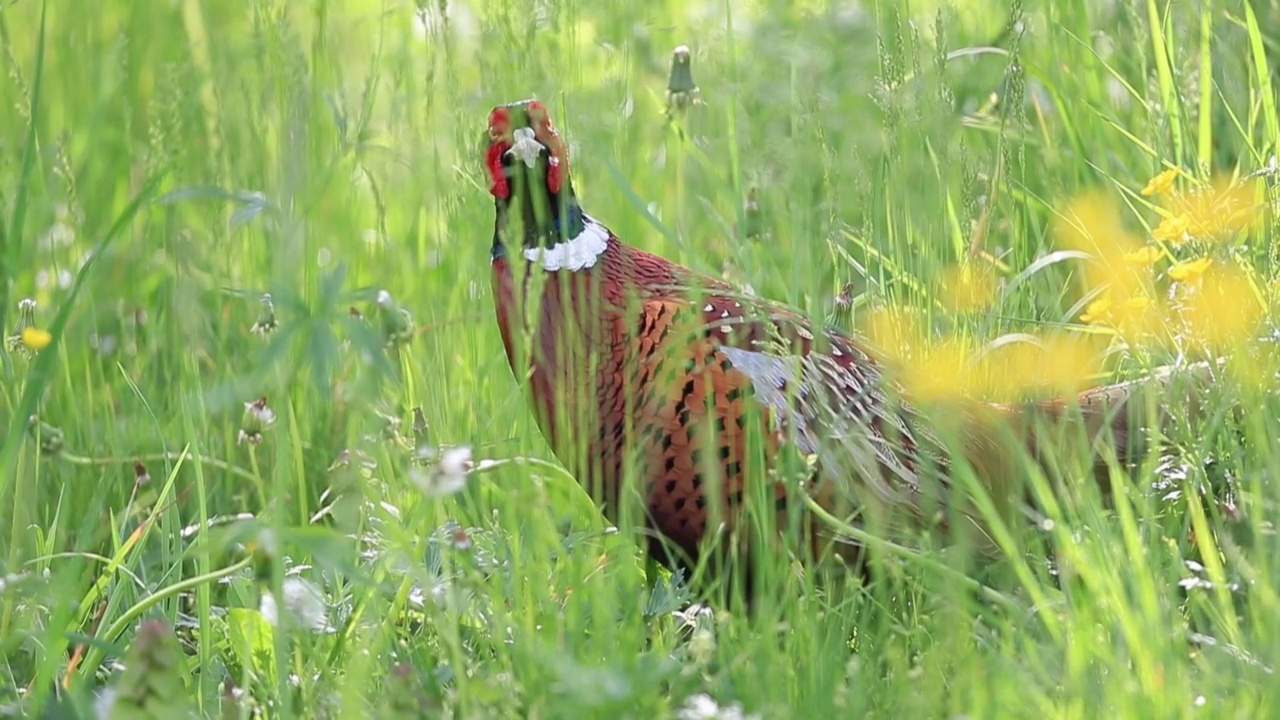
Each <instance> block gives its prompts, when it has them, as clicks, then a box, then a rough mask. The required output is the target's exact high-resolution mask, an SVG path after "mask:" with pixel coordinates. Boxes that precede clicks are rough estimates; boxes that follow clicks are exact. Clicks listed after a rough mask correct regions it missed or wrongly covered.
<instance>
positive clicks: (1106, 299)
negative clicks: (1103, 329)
mask: <svg viewBox="0 0 1280 720" xmlns="http://www.w3.org/2000/svg"><path fill="white" fill-rule="evenodd" d="M1109 317H1111V293H1106V294H1104V295H1103V296H1102V297H1100V298H1098V299H1097V300H1094V301H1093V302H1091V303H1089V307H1087V308H1085V311H1084V314H1083V315H1081V316H1080V322H1084V323H1088V324H1090V325H1101V324H1103V323H1105V322H1106V321H1107V318H1109Z"/></svg>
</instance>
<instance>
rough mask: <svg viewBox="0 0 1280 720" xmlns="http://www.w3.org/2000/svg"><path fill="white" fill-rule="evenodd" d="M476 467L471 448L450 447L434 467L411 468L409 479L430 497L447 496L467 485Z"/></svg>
mask: <svg viewBox="0 0 1280 720" xmlns="http://www.w3.org/2000/svg"><path fill="white" fill-rule="evenodd" d="M474 467H475V463H473V462H472V460H471V448H469V447H466V446H462V447H456V448H450V449H448V450H446V451H444V452H443V453H442V454H441V455H440V460H439V462H437V463H436V464H435V466H434V467H431V468H427V469H421V468H414V469H413V470H411V471H410V473H409V479H410V480H411V481H412V482H413V484H414V485H417V486H418V489H419V490H422V492H424V493H426V494H427V495H428V496H430V497H447V496H449V495H453V494H455V493H458V492H461V491H462V488H464V487H466V486H467V475H470V474H471V470H472V469H473V468H474Z"/></svg>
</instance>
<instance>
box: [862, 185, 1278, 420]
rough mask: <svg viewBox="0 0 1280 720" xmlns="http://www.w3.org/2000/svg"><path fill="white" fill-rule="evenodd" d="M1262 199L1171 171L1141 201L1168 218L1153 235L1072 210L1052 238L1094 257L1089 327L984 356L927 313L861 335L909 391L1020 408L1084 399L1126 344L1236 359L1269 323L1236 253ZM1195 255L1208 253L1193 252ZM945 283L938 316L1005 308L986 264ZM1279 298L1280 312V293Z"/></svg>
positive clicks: (1014, 343)
mask: <svg viewBox="0 0 1280 720" xmlns="http://www.w3.org/2000/svg"><path fill="white" fill-rule="evenodd" d="M1184 184H1185V185H1189V186H1192V187H1190V189H1185V190H1184V189H1181V187H1180V186H1182V185H1184ZM1255 191H1256V188H1255V186H1254V185H1253V184H1252V183H1251V182H1243V183H1241V182H1228V181H1225V180H1222V179H1214V180H1212V181H1210V182H1207V183H1197V182H1196V180H1195V178H1194V177H1192V176H1191V175H1190V174H1188V173H1185V172H1183V171H1182V170H1179V169H1177V168H1170V169H1167V170H1165V171H1163V172H1161V173H1160V174H1158V175H1156V176H1155V177H1153V178H1151V180H1150V181H1148V182H1147V183H1146V185H1145V186H1144V187H1143V188H1142V189H1141V190H1140V191H1139V195H1140V196H1142V197H1144V198H1150V199H1151V200H1150V201H1149V202H1151V203H1152V205H1153V207H1154V208H1155V209H1156V210H1157V212H1159V214H1160V216H1161V221H1160V222H1159V224H1158V225H1157V226H1156V227H1155V228H1154V229H1152V230H1151V231H1150V233H1148V234H1145V235H1144V234H1141V233H1138V232H1135V231H1134V230H1133V229H1131V228H1130V227H1128V226H1127V225H1126V223H1125V222H1123V220H1122V217H1123V215H1122V212H1121V208H1120V206H1119V205H1118V203H1116V202H1115V201H1114V200H1113V199H1112V198H1109V197H1107V196H1106V195H1103V194H1101V193H1088V194H1085V195H1083V196H1080V197H1078V198H1076V199H1075V200H1073V201H1072V202H1071V203H1069V204H1068V205H1067V206H1066V207H1064V208H1062V210H1061V211H1060V214H1059V218H1058V221H1057V222H1055V224H1054V227H1053V236H1054V240H1055V242H1056V243H1057V244H1058V245H1059V246H1060V247H1063V248H1065V249H1068V250H1074V251H1077V252H1080V253H1083V254H1085V255H1086V256H1087V257H1088V259H1087V260H1086V261H1085V262H1084V263H1083V264H1082V265H1081V267H1080V269H1081V270H1082V273H1081V276H1080V277H1081V283H1082V286H1083V287H1082V290H1083V293H1084V296H1085V297H1086V298H1087V299H1088V300H1087V302H1085V303H1084V304H1083V310H1082V312H1081V313H1080V315H1079V319H1080V320H1081V321H1082V322H1083V323H1084V324H1085V325H1087V326H1091V327H1088V328H1083V329H1080V328H1077V329H1075V330H1073V331H1072V332H1056V333H1050V334H1043V333H1038V334H1015V335H1006V336H1003V337H1001V338H1000V339H999V340H997V341H995V342H993V343H991V344H989V345H986V346H981V345H980V344H979V343H977V342H976V341H974V340H973V339H972V338H966V337H962V336H943V337H936V336H933V335H931V333H930V332H929V323H928V322H927V318H926V316H925V314H924V313H923V312H918V311H913V310H910V309H908V308H905V307H901V306H896V307H890V308H886V309H882V310H877V311H873V312H871V313H868V314H865V315H862V316H861V317H860V318H859V322H858V324H859V326H860V330H861V332H862V334H863V335H864V337H866V339H867V340H868V341H869V342H870V344H871V346H872V347H873V348H875V349H877V350H878V351H879V352H881V353H883V354H884V355H885V356H887V359H888V360H889V361H891V364H892V366H893V367H895V368H896V369H897V372H898V375H899V376H900V380H901V381H902V384H903V386H904V388H905V389H906V390H907V391H908V392H909V393H910V394H911V395H912V396H913V397H915V398H917V399H920V400H925V401H945V400H949V399H963V398H975V397H980V398H983V399H987V400H993V401H998V402H1016V401H1018V400H1021V399H1025V398H1027V397H1031V396H1044V395H1045V394H1058V395H1062V394H1069V393H1071V392H1074V391H1078V390H1080V389H1082V388H1084V387H1088V386H1089V385H1090V384H1092V383H1094V382H1096V380H1097V379H1098V377H1099V375H1100V374H1101V372H1102V369H1103V368H1102V360H1103V358H1104V357H1105V351H1106V346H1107V345H1108V344H1109V343H1110V340H1111V338H1112V337H1117V336H1118V337H1120V338H1122V339H1123V340H1125V341H1126V342H1128V343H1130V344H1131V345H1134V344H1141V343H1155V344H1165V343H1176V344H1177V345H1178V346H1180V347H1187V346H1199V347H1202V348H1207V349H1210V350H1213V351H1221V350H1224V349H1230V348H1232V347H1234V346H1236V345H1238V344H1239V343H1242V342H1246V341H1247V340H1248V339H1249V338H1251V337H1252V336H1253V335H1254V334H1255V333H1256V331H1257V328H1258V326H1259V324H1260V323H1261V321H1262V319H1263V314H1264V308H1263V304H1262V301H1261V297H1262V293H1261V292H1260V291H1259V290H1258V283H1257V282H1256V278H1255V276H1254V273H1253V272H1252V270H1251V269H1250V268H1248V267H1245V266H1243V265H1241V264H1239V263H1238V262H1236V261H1235V260H1233V259H1232V257H1231V252H1230V250H1231V246H1232V245H1233V244H1234V241H1235V240H1237V239H1239V236H1240V234H1241V233H1242V232H1245V231H1247V230H1249V229H1250V228H1252V227H1253V226H1254V224H1255V223H1256V222H1257V219H1258V217H1259V214H1260V213H1259V211H1260V209H1261V204H1260V203H1259V202H1257V201H1255ZM1188 247H1194V248H1200V249H1202V250H1203V252H1199V253H1187V252H1185V250H1184V249H1185V248H1188ZM937 281H938V289H939V292H938V295H937V296H936V298H937V300H938V302H939V305H940V306H941V307H943V308H944V309H945V310H946V311H948V312H949V313H951V314H953V315H957V316H959V315H964V314H968V313H973V312H977V311H980V310H982V309H984V308H986V307H988V306H990V305H991V304H992V303H993V302H994V301H995V298H996V294H997V283H996V277H995V270H994V268H993V266H991V265H982V264H981V262H980V259H978V258H970V259H969V260H967V261H966V262H962V263H960V264H958V265H956V266H954V267H951V268H949V269H947V270H946V271H944V272H943V273H942V274H941V275H940V276H939V277H938V278H937ZM1274 294H1275V295H1276V301H1277V302H1278V303H1280V284H1277V285H1276V287H1275V288H1274Z"/></svg>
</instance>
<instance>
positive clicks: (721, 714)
mask: <svg viewBox="0 0 1280 720" xmlns="http://www.w3.org/2000/svg"><path fill="white" fill-rule="evenodd" d="M676 717H677V718H679V720H758V718H759V717H760V716H759V715H744V714H743V712H742V704H741V703H733V704H732V705H726V706H724V707H721V706H720V705H719V704H718V703H716V701H715V700H714V699H713V698H712V697H711V696H710V695H708V694H706V693H698V694H697V695H693V696H690V697H688V698H686V699H685V701H684V706H683V707H681V708H680V710H679V711H677V712H676Z"/></svg>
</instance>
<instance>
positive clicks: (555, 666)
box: [0, 0, 1280, 719]
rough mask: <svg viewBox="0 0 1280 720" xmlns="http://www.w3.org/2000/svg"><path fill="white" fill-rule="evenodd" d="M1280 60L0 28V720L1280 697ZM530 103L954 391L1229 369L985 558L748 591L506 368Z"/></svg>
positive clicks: (401, 22)
mask: <svg viewBox="0 0 1280 720" xmlns="http://www.w3.org/2000/svg"><path fill="white" fill-rule="evenodd" d="M1277 38H1280V7H1278V6H1277V5H1276V4H1275V3H1264V2H1243V1H1241V0H1197V1H1196V2H1157V1H1156V0H1134V1H1133V2H1087V3H1086V2H1061V3H1047V2H1046V3H1035V2H1023V0H1007V1H996V0H955V1H954V2H949V3H941V2H932V1H928V0H918V1H916V2H910V3H907V2H893V1H891V0H866V1H865V2H857V1H854V0H850V1H848V2H834V1H833V2H818V1H816V0H805V1H802V2H781V1H780V0H740V1H735V2H725V3H710V2H707V3H703V2H695V3H689V4H686V3H679V2H673V1H670V0H665V1H664V0H656V1H655V2H650V3H623V2H616V1H611V2H597V3H583V2H577V1H576V0H489V1H487V2H480V1H479V0H472V1H469V2H450V0H438V1H436V2H429V1H428V0H418V2H417V3H416V4H415V3H413V2H407V1H406V0H388V1H386V2H381V3H378V2H368V1H367V0H313V1H312V2H308V3H301V2H283V1H282V0H250V1H249V2H245V3H231V2H226V3H202V2H199V1H198V0H175V1H173V2H148V3H140V2H127V1H125V0H92V1H91V0H63V2H59V3H48V2H39V1H38V0H12V1H11V2H5V3H2V4H0V47H3V51H4V53H3V58H0V63H2V64H3V65H4V72H2V73H0V128H3V132H0V328H2V329H3V334H4V336H5V346H4V352H3V353H0V377H2V378H3V379H2V380H0V428H3V430H4V432H5V436H4V440H3V446H2V447H0V461H2V463H3V464H2V465H0V651H2V652H0V658H2V660H0V717H48V718H55V717H56V718H69V717H108V716H109V717H118V718H142V717H178V716H180V713H191V714H193V715H194V716H200V717H224V718H236V717H243V718H248V717H263V718H293V717H308V718H316V717H348V716H351V717H378V718H408V717H464V718H499V717H531V718H570V717H572V718H578V717H582V718H589V717H601V718H605V717H609V718H613V717H632V718H657V717H675V718H745V717H756V718H762V719H772V718H790V717H797V718H800V717H818V716H836V717H875V718H878V717H912V718H914V717H921V718H924V717H939V718H960V717H967V718H1001V717H1037V716H1048V717H1055V718H1057V717H1060V718H1085V717H1103V716H1119V717H1135V718H1157V717H1159V718H1173V717H1224V718H1227V717H1230V718H1236V717H1241V718H1243V717H1248V718H1255V717H1270V713H1271V712H1277V709H1278V708H1280V705H1278V704H1277V693H1276V690H1275V688H1277V687H1280V681H1277V678H1276V677H1275V674H1274V672H1275V665H1276V663H1277V661H1278V660H1280V594H1278V593H1280V582H1278V580H1280V542H1278V541H1277V538H1276V530H1275V520H1274V518H1275V516H1274V515H1272V513H1273V512H1275V511H1277V500H1278V499H1280V496H1278V494H1277V493H1278V492H1280V491H1278V490H1277V488H1276V485H1275V483H1276V478H1277V477H1278V476H1280V442H1278V441H1277V440H1276V438H1277V437H1280V427H1277V424H1278V423H1277V420H1276V418H1277V417H1280V414H1278V413H1277V410H1280V403H1277V393H1276V389H1277V387H1278V386H1280V383H1277V382H1276V372H1275V371H1276V369H1277V367H1280V365H1277V364H1276V362H1275V357H1274V356H1275V353H1274V351H1273V350H1272V347H1273V340H1274V337H1275V336H1276V335H1275V327H1274V322H1273V318H1274V312H1273V307H1274V306H1275V305H1276V300H1277V299H1280V287H1278V286H1277V283H1276V280H1277V273H1276V267H1275V263H1276V260H1277V255H1276V253H1275V251H1274V249H1273V244H1272V242H1271V238H1272V234H1273V232H1274V231H1275V228H1276V224H1275V218H1274V211H1273V209H1272V208H1273V207H1274V205H1273V203H1274V200H1275V196H1276V195H1275V193H1276V190H1275V183H1276V177H1277V174H1278V173H1280V169H1278V167H1277V161H1276V153H1277V152H1280V116H1278V114H1277V109H1276V105H1277V102H1276V90H1275V85H1276V83H1277V81H1278V80H1280V41H1278V40H1277ZM679 45H687V46H688V47H689V48H690V50H691V53H692V70H693V79H694V81H695V82H696V85H697V100H698V102H696V103H687V107H685V108H684V109H682V110H681V111H679V112H676V113H674V114H672V115H670V116H669V115H668V113H667V110H668V105H669V103H670V97H669V89H668V69H669V66H670V60H671V53H672V50H673V48H675V47H677V46H679ZM676 89H677V90H679V91H680V92H683V93H689V92H690V90H689V89H688V88H687V87H681V88H676ZM528 97H537V98H540V99H542V100H543V101H544V102H546V103H547V105H548V106H549V107H550V108H551V109H552V113H553V116H554V117H555V118H556V119H557V123H558V125H559V127H560V128H561V130H562V132H563V133H564V134H565V136H566V138H567V140H568V143H569V147H570V151H571V153H572V157H573V173H574V180H575V184H576V187H577V190H578V192H579V194H580V196H581V198H582V201H583V204H584V206H585V207H586V208H587V210H588V212H590V213H591V214H592V215H594V216H595V217H597V218H598V219H600V220H601V221H603V222H605V223H606V224H608V225H609V227H610V228H611V229H612V230H613V231H614V232H615V233H616V234H618V235H619V236H620V237H622V238H623V239H624V240H626V241H627V242H629V243H631V244H633V245H635V246H638V247H641V248H644V249H646V250H649V251H652V252H655V253H658V254H660V255H662V256H664V257H667V258H670V259H671V260H674V261H676V262H680V263H682V264H685V265H687V266H689V267H691V268H693V269H695V270H698V271H700V272H705V273H707V274H711V275H715V276H718V277H723V278H725V279H727V280H729V281H730V282H732V283H734V284H735V285H737V286H739V287H741V288H744V289H746V290H748V291H750V292H753V293H755V294H757V295H760V296H764V297H769V298H772V299H775V300H778V301H781V302H784V303H787V304H789V305H791V306H792V307H794V308H796V309H798V310H800V311H801V312H804V313H806V314H808V315H810V316H811V317H813V318H815V319H816V320H818V321H821V322H828V323H832V324H835V325H841V326H844V327H846V328H849V329H856V330H858V331H861V332H865V333H869V334H877V333H878V334H879V335H878V338H879V340H881V341H884V342H889V343H890V344H892V341H895V339H897V340H901V341H902V342H903V343H904V344H907V345H913V344H914V345H913V347H915V348H916V352H915V354H913V355H911V357H913V358H914V359H915V360H917V361H919V363H918V365H919V367H920V368H921V370H922V372H921V373H920V376H919V383H918V384H917V387H916V389H917V390H918V391H920V392H924V393H929V392H933V393H941V394H946V393H951V392H956V391H963V392H988V393H995V394H1000V393H1017V392H1022V391H1024V390H1026V389H1027V388H1028V387H1031V386H1035V385H1037V383H1040V384H1042V385H1043V384H1045V383H1047V384H1048V385H1051V386H1054V387H1057V386H1058V385H1062V386H1066V385H1072V386H1075V385H1080V384H1097V383H1102V382H1109V381H1114V380H1120V379H1125V378H1131V377H1138V376H1140V375H1142V374H1143V373H1145V372H1148V371H1149V370H1150V369H1151V368H1152V367H1155V366H1158V365H1162V364H1166V363H1171V362H1181V361H1184V360H1188V359H1195V358H1197V357H1201V356H1205V355H1207V354H1209V353H1215V354H1221V355H1226V356H1229V357H1230V358H1231V359H1232V362H1231V364H1230V369H1231V372H1228V373H1225V374H1224V377H1223V381H1222V382H1221V383H1219V384H1217V385H1215V386H1214V387H1213V388H1211V389H1210V390H1207V391H1206V393H1207V394H1206V398H1207V403H1208V405H1209V406H1210V407H1212V408H1213V411H1212V412H1209V413H1207V414H1205V415H1204V416H1201V417H1199V418H1197V419H1196V420H1195V421H1194V422H1178V423H1174V424H1173V425H1172V426H1171V427H1170V428H1169V430H1168V435H1169V437H1168V449H1167V451H1165V452H1161V453H1158V454H1153V455H1152V456H1151V457H1149V458H1147V459H1146V460H1145V461H1144V462H1143V463H1142V464H1141V466H1140V467H1139V468H1137V469H1135V470H1134V471H1133V472H1132V473H1131V474H1130V475H1127V476H1126V475H1122V474H1120V473H1117V474H1116V475H1115V476H1114V478H1113V483H1114V484H1115V486H1116V488H1117V492H1116V493H1115V500H1114V502H1112V503H1110V504H1104V503H1103V502H1102V501H1101V500H1100V499H1099V496H1098V494H1097V493H1093V492H1085V491H1081V492H1079V493H1076V494H1074V495H1073V497H1072V498H1070V500H1069V501H1068V500H1063V501H1062V502H1060V503H1055V504H1051V505H1050V507H1049V508H1048V509H1047V510H1046V511H1045V515H1044V517H1043V518H1042V519H1041V520H1040V522H1038V523H1035V524H1032V525H1030V526H1029V527H1028V528H1024V529H1022V530H1017V531H1015V530H1013V529H1011V530H1010V532H1009V533H1008V536H1007V537H1005V538H1003V540H1002V542H1003V543H1004V546H1005V549H1006V550H1007V553H1006V556H1005V558H1004V559H1002V560H1001V561H999V562H995V563H990V564H980V565H979V564H974V563H972V562H968V561H966V560H965V559H963V558H962V557H960V555H959V554H956V553H952V552H950V551H948V550H946V549H944V548H943V547H942V546H940V545H937V544H932V543H930V542H928V541H927V540H923V539H922V541H921V543H920V544H919V545H918V546H915V547H909V548H908V547H900V546H878V545H877V546H875V549H874V552H872V556H873V560H874V562H876V563H878V565H879V567H880V568H881V569H882V573H883V576H882V579H881V581H879V582H876V583H873V584H871V585H862V584H860V583H859V582H857V581H855V580H854V579H850V580H849V581H848V582H846V583H835V584H821V583H817V582H815V581H814V580H813V578H812V577H811V576H810V575H809V574H808V573H806V572H805V571H804V570H803V568H799V567H796V566H795V565H794V564H791V563H789V561H788V559H787V558H781V557H780V558H778V559H777V561H778V563H779V567H780V569H781V570H782V571H783V572H781V573H780V575H781V576H783V577H786V578H788V579H787V581H786V582H785V583H784V586H783V587H782V588H780V589H779V591H778V592H774V593H770V594H768V595H767V596H766V597H764V598H762V600H761V602H760V603H759V604H758V606H757V608H756V611H755V612H754V613H752V614H746V613H741V612H737V611H735V610H734V609H733V608H734V606H732V605H731V604H728V603H722V602H719V601H717V599H716V598H706V597H701V596H699V595H698V594H697V592H696V588H695V587H693V586H691V585H690V584H689V582H688V578H687V577H684V576H683V575H676V576H673V575H670V574H666V573H662V574H659V575H652V574H651V573H652V569H651V568H647V567H646V564H645V562H644V560H643V558H642V556H641V555H640V552H639V548H640V543H638V542H637V538H636V536H635V535H634V533H633V532H632V530H633V528H629V527H622V528H617V529H615V528H611V527H610V526H609V525H608V523H606V522H605V521H604V520H603V518H602V517H601V515H600V513H599V512H598V511H597V509H596V508H595V507H594V506H593V505H592V503H591V502H590V500H589V498H588V497H587V496H586V495H585V494H584V492H583V491H582V489H581V488H580V487H579V486H578V485H577V483H576V481H575V480H574V478H573V477H571V476H569V475H568V474H566V473H565V472H564V470H563V469H561V466H560V465H559V464H558V463H557V462H556V461H555V459H554V458H553V456H552V455H551V453H550V451H549V449H548V448H547V446H546V443H545V441H544V439H543V437H542V435H541V433H540V432H539V431H538V429H537V427H536V426H535V424H534V422H533V417H532V415H531V414H530V411H529V406H528V403H527V401H526V397H525V395H524V394H523V391H522V388H521V387H520V385H519V384H518V383H517V381H516V379H515V377H513V374H512V372H511V370H510V368H509V367H508V364H507V360H506V358H505V356H504V354H503V352H502V344H501V341H500V338H499V334H498V330H497V326H496V324H495V320H494V308H493V293H492V291H491V287H490V273H489V260H490V257H489V252H490V242H491V240H492V236H493V227H494V226H493V202H492V199H491V197H490V196H489V194H488V192H487V179H486V176H485V173H484V169H483V166H482V162H481V160H482V151H483V147H484V145H483V139H482V136H483V132H484V130H485V124H484V123H485V120H486V117H487V114H488V111H489V110H490V109H491V108H492V107H493V106H495V105H498V104H501V103H505V102H510V101H514V100H519V99H524V98H528ZM681 97H682V98H684V99H686V100H687V99H691V98H692V96H691V95H687V94H686V95H682V96H681ZM682 104H685V103H682ZM1117 267H1122V268H1125V269H1124V270H1123V271H1118V270H1116V269H1115V268H1117ZM1135 278H1136V279H1135ZM1029 337H1030V338H1040V339H1043V340H1044V342H1046V343H1049V347H1051V348H1053V350H1052V352H1051V353H1049V354H1048V355H1041V356H1035V357H1031V356H1027V357H1024V358H1023V361H1022V362H1021V364H1017V365H1016V367H1013V368H1012V369H1010V367H1004V368H1003V369H1002V370H999V371H997V372H995V373H994V374H992V373H988V374H985V375H981V376H980V377H979V375H980V374H979V375H975V374H973V373H970V372H969V371H967V370H964V368H967V367H969V364H968V363H966V362H965V360H964V359H965V358H966V357H968V356H969V355H970V354H972V353H973V352H975V351H977V350H979V349H982V348H988V349H990V348H993V347H994V348H1000V347H1021V345H1019V344H1018V342H1017V341H1018V339H1022V340H1025V339H1026V338H1029ZM1053 343H1060V344H1058V345H1054V344H1053ZM1023 345H1026V343H1023ZM922 348H923V349H922ZM1082 348H1084V349H1083V350H1082ZM1019 357H1022V356H1019ZM1027 358H1030V359H1027ZM1011 367H1012V366H1011ZM993 377H994V378H995V379H996V380H998V381H996V380H993ZM1015 385H1016V387H1015ZM1027 473H1028V475H1034V474H1035V471H1034V470H1033V469H1032V468H1030V467H1028V468H1027ZM647 573H650V574H647ZM699 601H704V603H705V604H703V605H696V604H695V603H698V602H699Z"/></svg>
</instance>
